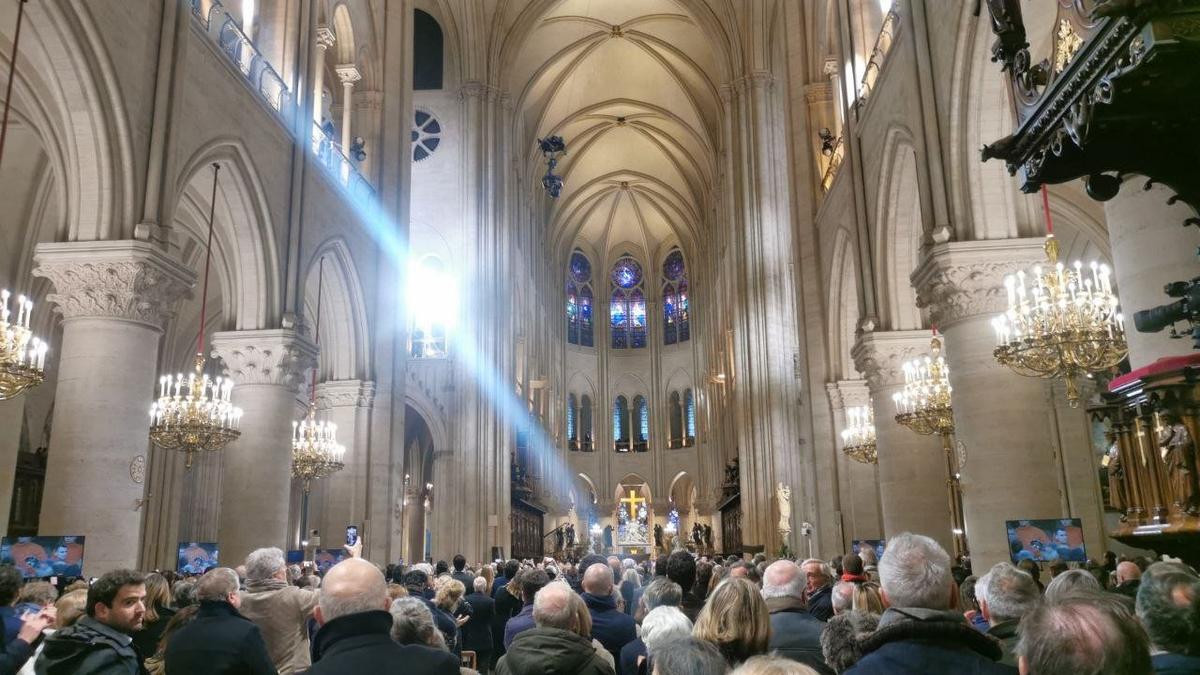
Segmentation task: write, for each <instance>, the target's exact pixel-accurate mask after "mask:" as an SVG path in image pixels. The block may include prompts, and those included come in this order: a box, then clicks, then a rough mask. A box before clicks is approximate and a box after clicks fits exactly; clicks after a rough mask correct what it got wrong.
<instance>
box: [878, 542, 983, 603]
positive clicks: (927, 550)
mask: <svg viewBox="0 0 1200 675" xmlns="http://www.w3.org/2000/svg"><path fill="white" fill-rule="evenodd" d="M879 581H880V585H881V586H882V587H883V592H884V593H885V594H886V595H887V600H888V605H889V606H891V607H921V608H924V609H949V607H950V589H951V587H952V584H953V582H954V579H953V577H952V576H951V574H950V554H948V553H946V551H945V549H943V548H942V547H941V546H939V545H938V543H937V542H936V541H934V540H932V539H930V538H929V537H926V536H924V535H920V534H913V533H911V532H904V533H901V534H900V535H898V536H896V537H893V538H892V539H891V540H890V541H888V546H887V549H885V550H884V552H883V558H881V559H880V560H879ZM977 588H978V586H977Z"/></svg>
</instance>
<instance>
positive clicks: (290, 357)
mask: <svg viewBox="0 0 1200 675" xmlns="http://www.w3.org/2000/svg"><path fill="white" fill-rule="evenodd" d="M317 353H318V352H317V347H316V345H314V344H313V343H312V342H309V341H308V340H307V339H306V338H304V337H303V336H301V335H300V333H298V332H297V331H295V330H286V329H279V330H249V331H230V332H226V333H217V334H215V335H213V339H212V356H213V357H216V358H220V359H221V361H222V362H223V363H224V365H225V373H226V374H227V375H229V376H230V377H232V378H233V379H234V380H235V381H236V382H237V383H238V384H239V385H253V384H272V385H278V386H282V387H287V388H288V389H293V390H294V389H297V388H298V387H299V386H300V383H301V382H302V381H303V380H304V375H305V371H307V370H308V369H309V368H314V367H316V365H317Z"/></svg>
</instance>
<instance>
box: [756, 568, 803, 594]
mask: <svg viewBox="0 0 1200 675" xmlns="http://www.w3.org/2000/svg"><path fill="white" fill-rule="evenodd" d="M803 593H804V572H803V571H801V569H800V566H799V565H797V564H796V563H794V562H792V561H791V560H776V561H775V562H773V563H771V564H770V565H768V566H767V569H766V571H764V572H763V588H762V594H763V598H764V599H767V600H770V599H771V598H784V597H790V598H802V597H804V596H803Z"/></svg>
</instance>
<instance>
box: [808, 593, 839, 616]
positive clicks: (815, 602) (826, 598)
mask: <svg viewBox="0 0 1200 675" xmlns="http://www.w3.org/2000/svg"><path fill="white" fill-rule="evenodd" d="M808 613H809V614H812V615H813V616H815V617H817V618H818V619H820V620H822V621H828V620H829V619H830V618H832V617H833V586H822V587H821V588H818V589H817V590H815V591H813V594H812V595H810V596H808Z"/></svg>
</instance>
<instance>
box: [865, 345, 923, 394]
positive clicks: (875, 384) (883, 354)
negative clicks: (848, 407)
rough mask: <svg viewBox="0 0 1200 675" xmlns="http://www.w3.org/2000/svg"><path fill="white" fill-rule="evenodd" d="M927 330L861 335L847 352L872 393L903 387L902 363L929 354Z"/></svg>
mask: <svg viewBox="0 0 1200 675" xmlns="http://www.w3.org/2000/svg"><path fill="white" fill-rule="evenodd" d="M931 339H932V334H931V333H930V332H929V331H927V330H897V331H880V332H874V333H863V334H862V336H860V337H859V338H858V341H857V342H855V344H854V349H852V350H851V351H850V356H851V357H853V359H854V367H855V369H856V370H858V372H859V373H861V374H862V375H863V376H864V377H865V378H866V379H867V385H868V387H869V388H870V391H871V393H875V392H877V391H879V390H880V389H882V388H885V387H894V386H897V385H902V384H904V363H905V362H906V361H908V360H910V359H915V358H917V357H919V356H924V355H925V354H928V353H929V342H930V340H931Z"/></svg>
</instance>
